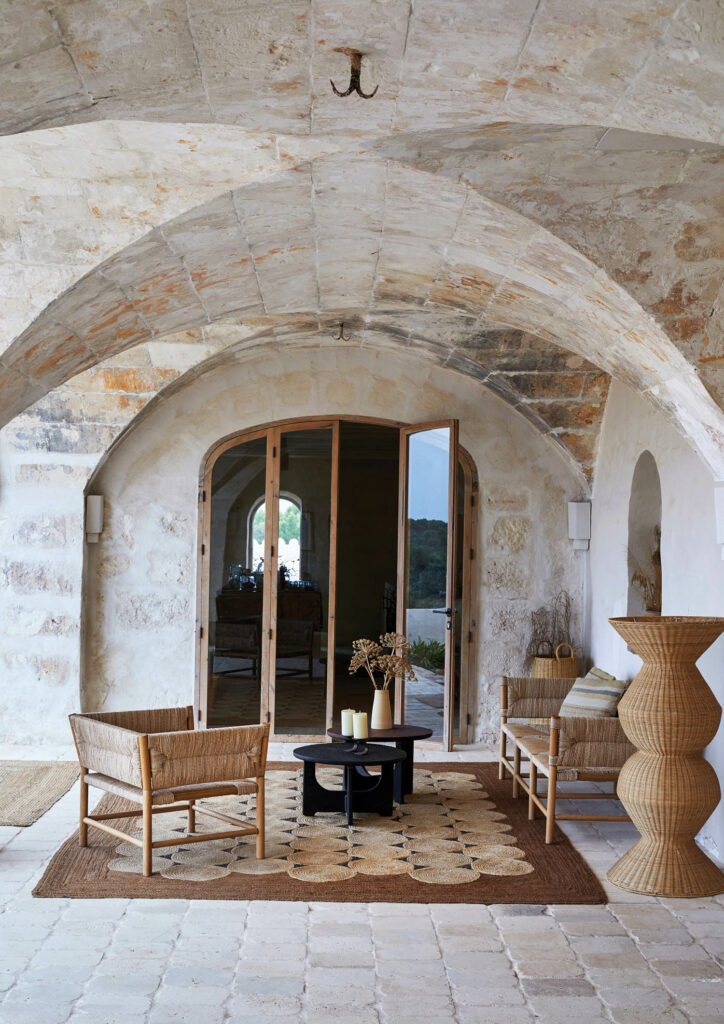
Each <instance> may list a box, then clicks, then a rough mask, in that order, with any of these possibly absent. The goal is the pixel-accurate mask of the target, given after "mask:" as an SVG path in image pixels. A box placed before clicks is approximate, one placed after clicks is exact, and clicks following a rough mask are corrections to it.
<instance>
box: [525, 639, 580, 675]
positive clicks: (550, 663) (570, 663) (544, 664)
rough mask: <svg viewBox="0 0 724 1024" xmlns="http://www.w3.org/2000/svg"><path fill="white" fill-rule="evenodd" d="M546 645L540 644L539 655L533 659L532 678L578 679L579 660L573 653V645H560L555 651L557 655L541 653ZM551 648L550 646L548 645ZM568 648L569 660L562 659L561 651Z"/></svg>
mask: <svg viewBox="0 0 724 1024" xmlns="http://www.w3.org/2000/svg"><path fill="white" fill-rule="evenodd" d="M544 646H546V645H544V644H540V645H539V647H538V653H537V654H536V656H535V658H533V666H532V668H531V670H530V674H531V676H533V678H535V679H576V678H577V677H578V658H577V657H576V656H575V654H574V653H573V647H572V646H571V644H558V646H557V647H556V650H555V654H548V655H544V654H541V653H540V650H541V647H544ZM547 646H548V647H550V644H548V645H547ZM566 647H567V648H568V651H569V656H568V657H567V658H564V657H561V650H562V649H564V648H566Z"/></svg>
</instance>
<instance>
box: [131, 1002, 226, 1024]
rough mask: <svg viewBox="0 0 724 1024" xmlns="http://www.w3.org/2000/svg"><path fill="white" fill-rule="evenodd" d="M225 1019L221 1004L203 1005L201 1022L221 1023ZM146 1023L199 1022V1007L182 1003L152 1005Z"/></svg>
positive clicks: (178, 1023)
mask: <svg viewBox="0 0 724 1024" xmlns="http://www.w3.org/2000/svg"><path fill="white" fill-rule="evenodd" d="M225 1019H226V1016H225V1013H224V1008H223V1007H222V1006H204V1009H203V1024H223V1022H224V1020H225ZM148 1024H200V1021H199V1008H198V1006H187V1005H184V1004H179V1005H169V1006H154V1007H152V1008H151V1011H150V1012H149V1014H148Z"/></svg>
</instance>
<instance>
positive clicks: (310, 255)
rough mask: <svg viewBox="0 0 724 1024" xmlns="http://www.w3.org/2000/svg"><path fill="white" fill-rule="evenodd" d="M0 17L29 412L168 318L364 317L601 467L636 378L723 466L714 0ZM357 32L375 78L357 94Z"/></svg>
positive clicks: (13, 335)
mask: <svg viewBox="0 0 724 1024" xmlns="http://www.w3.org/2000/svg"><path fill="white" fill-rule="evenodd" d="M0 15H5V17H4V20H3V26H4V28H3V29H0V32H3V34H4V40H3V44H2V45H3V49H4V55H3V58H2V60H1V61H0V82H2V84H3V90H2V92H1V93H0V97H2V98H0V123H1V124H2V125H4V128H5V131H7V132H10V133H17V134H13V135H9V136H7V137H6V138H5V140H3V142H2V143H0V167H2V168H3V170H6V171H7V173H6V174H4V175H3V178H4V180H5V182H6V188H5V189H1V190H0V289H1V290H2V291H3V292H4V293H5V295H6V299H7V302H6V317H5V320H6V332H5V335H4V337H5V345H6V346H7V348H6V350H5V352H4V353H2V355H0V374H2V394H1V395H0V405H1V406H2V408H3V410H4V416H3V418H4V419H7V416H8V415H10V414H13V413H15V412H17V411H19V410H20V409H22V408H24V407H25V406H27V404H28V402H29V401H32V400H34V399H39V398H41V397H42V395H43V394H44V393H45V392H46V391H47V390H48V388H49V387H54V386H58V385H59V384H60V383H61V381H63V380H67V379H68V377H69V375H72V374H73V373H78V372H82V371H83V370H84V368H85V367H89V366H92V365H93V364H95V363H98V362H99V361H101V365H103V363H102V361H103V360H104V359H110V360H111V362H112V360H113V358H114V353H116V352H119V351H121V350H122V349H124V348H126V347H127V346H133V345H141V344H142V343H144V339H146V338H148V337H161V336H163V335H164V334H166V333H167V332H172V331H175V330H178V329H185V328H189V327H195V326H196V325H198V324H209V323H211V322H214V321H216V322H219V321H222V322H223V321H225V320H228V319H229V317H231V318H232V319H234V320H238V319H239V318H241V319H243V321H244V324H245V330H246V331H248V332H251V333H252V334H254V335H258V336H259V338H264V337H272V336H276V337H284V338H286V339H287V340H288V341H289V340H290V339H291V337H292V336H293V335H294V332H295V331H297V330H301V331H302V332H304V331H307V330H309V329H310V327H309V324H310V323H316V324H317V329H320V330H321V329H323V330H325V331H326V330H328V329H329V325H330V324H331V323H332V322H333V321H334V320H335V318H339V319H346V320H347V321H348V322H350V323H351V325H352V326H353V329H354V330H353V333H355V335H356V338H357V342H358V343H362V344H364V343H365V338H369V339H370V343H372V340H371V339H374V343H375V344H380V343H384V344H396V345H397V344H403V345H407V346H410V347H416V348H417V350H418V351H421V352H422V351H425V352H426V353H427V354H431V355H432V356H433V357H434V358H436V359H438V360H439V361H440V362H444V363H446V364H447V365H449V366H454V367H455V368H456V369H459V370H460V372H464V373H469V374H472V375H474V376H476V377H478V378H479V379H480V380H481V382H482V383H483V385H484V386H486V387H489V388H492V389H494V390H496V391H497V393H499V394H501V395H502V396H503V397H504V398H505V399H506V400H507V401H509V402H510V403H511V404H512V405H513V406H515V407H516V408H517V409H518V410H520V411H522V412H523V413H524V414H525V415H527V416H528V417H529V418H531V419H533V421H534V422H535V423H536V425H537V426H538V427H539V429H541V430H543V431H544V432H546V433H548V434H550V435H551V436H552V437H554V438H555V439H556V442H557V443H558V444H560V445H564V446H565V447H566V450H567V451H568V452H569V453H571V455H572V456H573V457H574V458H575V459H576V460H577V461H578V464H579V466H580V467H581V469H582V470H583V472H585V473H586V474H587V475H588V476H589V477H590V474H591V472H592V466H593V461H594V458H595V438H596V434H597V430H598V428H599V426H600V421H601V416H602V413H603V408H604V403H605V397H606V392H607V386H608V377H607V374H608V373H611V372H612V373H615V374H616V375H617V376H620V377H622V378H623V379H625V380H627V381H628V382H629V383H632V384H634V385H635V386H637V387H639V388H640V389H641V390H643V391H644V392H645V393H646V394H647V395H648V397H649V398H651V399H652V400H653V401H655V402H657V403H658V404H659V405H660V406H661V407H662V408H664V409H665V410H666V411H667V412H668V413H670V415H672V417H674V418H675V419H676V420H677V421H678V423H679V425H680V427H681V429H682V430H683V431H684V432H686V433H688V434H689V435H690V436H691V437H692V439H693V441H694V443H695V444H696V445H697V446H698V448H699V450H700V452H701V453H702V454H703V455H704V457H705V458H706V459H707V461H708V462H709V464H710V466H711V467H712V469H713V471H714V473H715V475H716V476H724V417H722V414H721V411H720V408H718V407H717V406H720V405H721V403H722V398H723V397H724V375H723V374H724V371H723V369H722V367H724V344H723V342H722V327H723V326H724V313H723V312H722V295H723V294H724V289H723V287H722V281H723V277H722V267H723V266H724V263H723V261H722V256H723V255H724V181H723V174H722V170H723V169H724V150H723V149H722V148H721V146H720V143H721V142H722V140H724V115H723V111H722V104H721V103H720V102H719V101H718V99H717V97H719V98H720V97H721V96H722V95H723V94H724V85H723V83H722V62H721V54H722V44H723V39H724V37H723V31H722V25H723V24H724V22H723V19H722V12H721V9H720V5H719V4H718V3H716V2H715V0H702V2H695V0H692V2H689V3H686V2H684V3H680V4H678V5H669V6H667V5H659V6H653V7H650V6H647V5H644V4H641V3H636V2H634V3H628V4H625V5H624V4H618V3H610V4H603V5H602V4H593V3H575V4H574V3H571V2H563V0H539V2H538V3H535V2H531V3H529V2H527V0H526V2H524V3H517V2H515V3H510V2H508V0H506V2H500V3H497V4H496V3H493V2H490V0H486V2H484V3H480V4H470V3H467V2H465V3H463V2H461V3H456V2H445V3H442V2H440V0H438V2H435V3H432V2H426V0H420V2H415V3H414V4H409V3H404V4H403V3H397V2H392V3H385V4H380V3H374V2H365V3H363V2H361V0H350V2H346V3H331V2H312V3H290V2H285V3H279V4H272V3H259V4H252V3H246V2H237V3H230V2H223V3H222V2H209V0H205V2H203V3H202V2H201V0H189V3H181V2H172V3H144V4H140V3H137V2H130V0H115V2H113V3H111V0H77V2H66V3H60V4H53V5H51V4H49V3H43V2H40V0H32V2H27V0H26V2H25V3H12V2H10V0H0ZM345 46H347V47H349V46H354V47H357V48H359V49H360V50H362V51H364V52H365V53H366V54H368V56H367V57H366V58H365V61H364V63H363V75H362V83H363V87H364V88H365V89H371V88H372V87H373V86H374V85H375V84H377V85H379V90H378V93H377V95H376V96H375V97H374V98H373V99H371V100H362V99H360V98H359V97H357V96H351V97H349V98H347V99H340V98H338V97H336V96H334V95H333V94H332V91H331V87H330V85H329V79H330V78H332V79H333V80H334V81H335V82H336V84H337V85H338V86H340V87H341V88H343V87H344V86H345V84H346V82H347V81H348V76H349V62H348V58H347V57H346V56H345V55H344V54H342V53H339V52H336V48H337V47H345ZM109 118H114V119H125V118H130V119H135V120H137V121H139V122H149V121H150V122H164V124H163V125H160V124H153V123H138V124H136V125H134V126H131V125H129V124H127V123H126V124H124V123H122V122H121V121H118V120H116V121H112V122H111V121H108V120H107V119H109ZM90 121H101V122H103V123H102V124H98V125H91V124H86V125H83V124H79V125H78V126H77V127H73V128H65V129H49V128H48V126H51V125H73V124H75V123H77V122H90ZM173 122H185V123H182V124H175V123H173ZM189 122H192V123H189ZM40 128H42V129H43V130H38V129H40ZM28 131H29V134H22V133H24V132H28ZM260 132H261V133H263V134H258V133H260ZM654 133H656V134H654ZM111 139H112V141H110V142H109V140H111ZM401 165H407V167H409V168H411V169H412V168H415V169H419V170H421V171H424V172H426V173H424V174H421V175H418V176H416V175H415V173H414V171H412V170H410V171H405V170H403V166H401ZM290 168H291V170H290ZM255 181H256V182H257V183H256V184H254V182H255ZM230 188H231V189H232V190H233V191H232V192H229V191H228V190H229V189H230ZM476 192H477V193H478V198H477V199H476V198H475V197H474V193H476ZM213 196H216V197H217V198H211V197H213ZM462 196H464V197H465V198H462V199H461V197H462ZM207 200H210V201H208V202H207ZM489 200H494V203H490V202H489ZM184 211H188V212H184ZM275 211H276V212H275ZM482 211H485V212H484V213H483V212H482ZM516 214H517V215H518V216H516ZM540 228H544V229H547V230H543V231H541V230H540ZM151 229H154V230H152V231H151ZM149 231H151V234H148V235H147V232H149ZM144 236H145V237H144ZM563 243H568V245H565V244H563ZM169 260H170V262H169ZM589 261H590V262H589ZM94 268H95V269H94ZM89 271H90V273H88V272H89ZM84 273H86V274H88V276H87V277H86V279H85V280H82V277H83V274H84ZM546 278H548V279H549V281H548V283H546ZM616 282H617V283H618V285H620V286H621V288H619V287H617V285H616ZM119 289H120V293H119ZM624 290H625V291H624ZM64 292H66V294H63V293H64ZM626 293H628V294H629V295H630V296H632V299H629V298H628V296H627V295H626ZM56 295H58V296H60V298H59V300H58V301H57V302H56V303H54V304H52V305H51V306H49V307H48V309H47V310H46V311H45V312H44V313H41V315H40V316H39V317H38V319H37V321H36V322H35V323H32V324H31V321H32V320H33V319H34V318H35V317H36V316H37V314H38V313H40V311H41V310H42V309H43V307H44V306H45V305H46V304H47V303H48V302H49V301H50V300H51V299H52V298H53V297H54V296H56ZM633 299H635V300H636V301H635V302H634V301H633ZM637 304H638V305H637ZM644 311H645V312H644ZM646 313H648V314H650V316H646ZM310 317H311V319H310ZM320 317H321V320H320ZM315 318H316V319H315ZM660 328H663V330H661V329H660ZM280 331H281V332H282V333H281V335H279V332H280ZM664 332H665V333H664ZM666 335H668V338H667V336H666ZM383 338H384V339H386V340H385V341H384V342H383V341H382V340H381V339H383ZM669 339H670V340H669ZM260 343H261V342H260ZM672 343H673V344H672ZM202 352H203V348H201V349H200V358H199V361H198V364H197V365H196V369H195V372H199V368H202V367H203V365H204V361H203V356H202ZM214 358H216V357H214ZM168 370H169V374H170V377H171V378H175V377H176V376H178V374H177V373H175V372H173V367H168ZM179 372H180V371H179ZM201 372H202V371H201ZM80 379H81V378H79V380H80ZM702 382H703V384H704V385H705V387H706V389H707V390H706V391H705V390H704V388H703V387H702ZM707 391H708V394H707ZM709 395H712V396H713V397H714V399H715V400H716V402H717V405H715V404H714V402H712V401H711V399H710V398H709Z"/></svg>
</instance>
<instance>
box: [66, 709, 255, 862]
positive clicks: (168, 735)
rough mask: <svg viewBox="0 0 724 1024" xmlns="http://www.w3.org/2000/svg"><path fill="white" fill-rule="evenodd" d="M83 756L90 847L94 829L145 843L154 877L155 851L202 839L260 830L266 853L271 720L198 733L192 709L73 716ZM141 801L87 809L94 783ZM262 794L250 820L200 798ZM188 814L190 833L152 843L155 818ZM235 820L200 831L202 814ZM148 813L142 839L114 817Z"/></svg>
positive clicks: (83, 809) (84, 827)
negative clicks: (129, 806) (132, 806)
mask: <svg viewBox="0 0 724 1024" xmlns="http://www.w3.org/2000/svg"><path fill="white" fill-rule="evenodd" d="M70 727H71V729H72V730H73V738H74V740H75V746H76V750H77V751H78V760H79V761H80V845H81V846H87V845H88V826H89V825H92V826H93V827H94V828H99V829H102V831H104V832H109V833H110V834H111V835H112V836H117V837H118V838H119V839H124V840H126V842H129V843H133V844H134V845H135V846H140V847H142V848H143V873H144V875H150V874H151V870H152V867H151V865H152V856H153V851H154V850H155V849H158V848H159V847H164V846H180V845H182V844H183V845H184V846H185V845H187V844H188V843H203V842H208V841H209V840H212V839H231V838H236V837H237V836H245V835H255V836H256V837H257V839H256V855H257V858H259V859H261V858H262V857H263V856H264V772H265V769H266V751H267V744H268V742H269V726H268V725H244V726H235V727H233V728H229V729H210V730H199V731H195V730H194V724H193V709H192V708H190V707H188V708H159V709H157V710H154V711H116V712H107V713H104V714H88V715H70ZM89 786H94V787H95V788H97V789H102V790H105V791H106V792H107V793H114V794H116V796H121V797H124V798H125V799H127V800H130V801H132V802H134V803H138V804H141V810H127V811H121V812H117V813H114V814H96V815H91V814H89V813H88V787H89ZM237 793H256V821H255V823H253V824H251V823H250V822H248V821H245V820H243V819H241V818H237V817H234V816H233V815H230V814H222V813H221V812H220V811H217V810H214V809H212V808H211V807H209V806H208V805H206V804H204V805H200V806H197V805H196V801H197V800H200V799H204V798H207V797H214V796H232V795H234V794H237ZM179 810H185V811H188V831H189V834H188V835H185V836H179V838H178V839H160V840H157V841H156V842H154V841H153V815H154V814H163V813H164V812H167V811H179ZM197 813H198V814H202V815H207V816H208V817H211V818H215V819H217V820H219V821H223V822H226V823H227V824H229V825H233V826H234V828H233V829H227V830H224V831H217V832H206V833H204V834H203V835H202V834H195V829H196V814H197ZM132 817H142V819H143V831H142V838H140V839H139V838H138V837H137V836H132V835H129V834H128V833H126V832H122V831H120V830H119V829H117V828H114V827H113V826H112V825H109V824H108V821H109V820H112V819H114V818H132Z"/></svg>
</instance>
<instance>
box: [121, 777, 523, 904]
mask: <svg viewBox="0 0 724 1024" xmlns="http://www.w3.org/2000/svg"><path fill="white" fill-rule="evenodd" d="M317 778H318V780H319V782H320V784H321V785H322V786H325V787H326V788H327V789H334V788H339V787H340V786H341V771H340V770H339V769H335V768H324V767H318V768H317ZM301 784H302V779H301V775H300V773H299V772H298V771H274V772H269V773H268V775H267V781H266V837H267V847H266V857H265V859H264V860H257V859H256V856H255V842H256V837H255V836H245V837H243V838H242V839H240V840H238V841H235V840H233V839H220V840H218V841H211V842H208V843H192V844H189V845H188V846H183V845H181V846H178V847H169V848H165V849H164V852H163V853H161V851H160V850H156V851H154V858H153V870H154V871H157V872H159V874H161V875H162V876H163V877H164V878H171V879H173V878H176V879H183V880H185V881H187V882H208V881H210V880H211V879H214V878H223V877H224V876H225V875H228V874H231V872H238V873H240V874H253V875H256V874H264V875H269V874H275V873H281V872H286V873H287V874H288V875H289V877H290V878H296V879H299V880H300V881H303V882H314V883H317V884H322V883H326V882H340V881H343V880H345V879H348V878H353V877H354V876H355V875H357V874H363V875H402V874H406V875H409V877H410V878H412V879H414V880H415V881H416V882H423V883H425V882H427V883H430V882H434V883H436V884H438V885H460V884H467V883H470V882H474V881H475V880H476V879H477V878H479V877H480V875H481V874H487V875H525V874H528V872H530V871H532V870H533V868H532V866H531V865H530V864H529V863H528V861H527V860H526V859H525V853H524V852H523V850H521V849H520V847H519V846H518V845H517V841H516V838H515V836H514V835H513V834H512V826H511V825H510V824H508V823H507V822H506V821H505V815H504V814H501V813H500V812H499V811H497V810H496V808H495V804H494V803H493V802H492V801H491V800H489V799H488V794H487V792H486V791H485V790H484V789H483V786H482V785H481V783H480V782H478V781H477V779H476V778H475V775H473V774H471V773H465V772H435V771H430V770H427V769H423V768H419V769H416V770H415V773H414V793H413V794H412V796H411V797H409V798H408V802H406V803H404V804H399V805H395V811H394V814H393V815H392V817H391V818H382V817H379V816H378V815H377V814H359V815H357V816H356V818H355V824H354V825H352V826H348V825H347V824H346V823H345V822H344V821H343V817H342V815H341V814H338V813H326V814H325V813H319V814H316V815H315V816H314V817H313V818H309V817H305V816H304V815H303V814H302V793H301ZM254 800H255V797H254V796H233V797H220V798H216V799H215V800H214V801H210V804H211V805H212V806H214V807H215V808H218V810H220V811H223V812H225V813H227V814H235V815H238V816H240V817H242V818H243V817H250V818H253V817H254ZM199 803H200V806H203V803H204V802H203V801H200V802H199ZM159 817H160V816H159ZM208 821H209V819H203V818H202V817H201V816H199V817H198V818H197V830H198V831H200V832H203V831H209V832H213V831H214V828H213V824H212V825H207V822H208ZM157 822H158V818H157V820H156V822H154V839H171V838H173V836H174V835H183V834H185V831H186V813H185V812H184V811H179V812H176V813H169V814H164V815H163V817H162V821H161V823H160V824H158V823H157ZM136 834H138V835H140V832H139V831H138V829H136ZM116 853H117V854H118V856H117V857H115V858H114V859H113V860H112V861H111V862H110V863H109V865H108V868H109V870H111V871H127V872H131V873H135V874H139V875H140V874H141V873H142V854H141V850H140V849H139V848H138V847H137V846H131V845H130V844H129V843H119V844H118V846H117V847H116Z"/></svg>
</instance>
